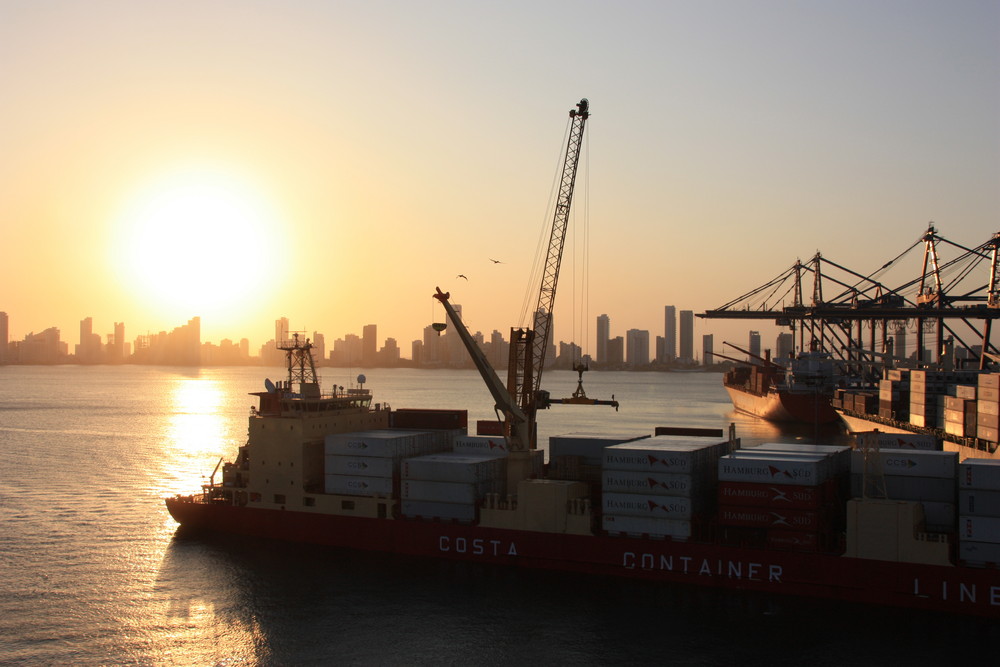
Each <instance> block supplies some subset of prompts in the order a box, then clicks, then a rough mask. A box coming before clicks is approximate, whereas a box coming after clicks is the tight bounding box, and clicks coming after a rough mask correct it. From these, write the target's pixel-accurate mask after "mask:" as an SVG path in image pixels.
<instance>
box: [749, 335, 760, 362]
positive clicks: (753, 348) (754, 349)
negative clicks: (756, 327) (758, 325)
mask: <svg viewBox="0 0 1000 667" xmlns="http://www.w3.org/2000/svg"><path fill="white" fill-rule="evenodd" d="M749 349H750V354H751V355H753V356H755V357H759V356H760V332H759V331H751V332H750V347H749Z"/></svg>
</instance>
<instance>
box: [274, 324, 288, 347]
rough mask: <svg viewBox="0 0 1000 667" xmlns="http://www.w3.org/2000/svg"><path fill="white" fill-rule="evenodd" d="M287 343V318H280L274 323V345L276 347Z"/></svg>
mask: <svg viewBox="0 0 1000 667" xmlns="http://www.w3.org/2000/svg"><path fill="white" fill-rule="evenodd" d="M288 341H289V336H288V318H287V317H280V318H278V319H276V320H275V321H274V344H275V346H276V347H277V346H280V345H284V344H285V343H287V342H288Z"/></svg>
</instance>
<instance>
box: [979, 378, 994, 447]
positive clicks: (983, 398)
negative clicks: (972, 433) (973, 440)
mask: <svg viewBox="0 0 1000 667" xmlns="http://www.w3.org/2000/svg"><path fill="white" fill-rule="evenodd" d="M978 390H979V391H978V399H979V401H978V403H977V404H976V406H977V410H976V424H977V427H976V437H978V438H979V439H980V440H987V441H989V442H1000V374H998V373H983V374H982V375H980V376H979V383H978Z"/></svg>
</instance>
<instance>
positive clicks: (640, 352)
mask: <svg viewBox="0 0 1000 667" xmlns="http://www.w3.org/2000/svg"><path fill="white" fill-rule="evenodd" d="M625 342H626V345H625V362H626V363H627V364H628V365H629V366H645V365H647V364H648V363H649V332H648V331H644V330H641V329H629V330H628V332H627V333H626V339H625Z"/></svg>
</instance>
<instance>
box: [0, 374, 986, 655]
mask: <svg viewBox="0 0 1000 667" xmlns="http://www.w3.org/2000/svg"><path fill="white" fill-rule="evenodd" d="M320 372H321V375H322V376H323V377H322V383H323V387H324V390H329V388H330V386H332V385H333V384H337V385H339V386H348V387H349V386H358V375H359V374H362V373H363V374H364V375H365V377H366V383H365V385H364V386H365V387H367V388H369V389H371V390H372V391H373V393H374V396H375V401H377V402H381V403H387V404H389V405H390V406H391V407H393V408H461V409H466V410H468V411H469V422H470V425H472V424H474V423H475V422H476V421H477V420H491V419H496V415H495V411H494V409H493V401H492V399H491V397H490V395H489V392H488V391H487V390H486V388H485V385H484V384H483V383H482V381H481V380H480V378H479V376H478V375H477V374H476V373H475V372H474V371H458V370H440V371H426V370H424V371H421V370H410V369H392V370H389V369H360V370H359V369H355V370H343V369H320ZM265 376H270V377H271V379H281V378H282V377H283V371H282V370H281V369H262V368H222V369H182V368H155V367H141V366H117V367H113V366H98V367H81V366H56V367H15V366H9V367H0V461H2V463H0V664H5V665H341V664H359V665H369V664H378V665H396V664H399V665H408V664H417V665H431V664H433V665H438V664H449V665H520V664H575V665H584V664H597V665H612V664H623V665H624V664H629V665H635V664H650V665H654V664H655V665H659V664H697V665H733V664H742V665H783V664H787V665H801V664H812V665H842V664H868V665H882V664H908V665H915V664H936V665H940V664H956V663H957V662H959V661H962V660H973V659H982V657H983V656H988V655H990V653H989V651H991V650H992V649H991V648H990V645H995V642H996V641H997V639H998V636H997V635H998V632H997V629H996V628H995V627H994V626H995V625H996V624H995V623H989V622H986V621H982V620H978V619H966V618H952V617H944V618H942V617H941V616H938V615H933V614H919V613H915V612H911V611H905V610H892V609H871V608H865V607H855V606H845V605H836V604H833V603H826V602H818V601H809V600H787V599H775V598H770V597H763V596H756V595H749V594H745V593H739V592H733V591H711V590H705V589H698V588H689V587H683V586H667V585H654V584H650V583H647V582H635V581H630V580H623V579H616V578H610V577H597V576H585V575H572V574H566V573H553V572H533V571H523V570H517V569H513V568H504V567H492V566H484V565H477V564H471V563H455V562H443V561H437V560H434V559H424V558H405V557H398V556H392V555H386V554H366V553H358V552H352V551H350V550H338V549H331V548H323V547H308V546H301V545H296V546H289V545H287V544H282V543H277V542H272V541H267V540H252V539H243V538H207V537H193V536H189V535H185V534H184V533H183V532H179V531H178V530H177V525H176V523H175V522H174V521H173V520H172V519H171V518H170V516H169V514H168V513H167V511H166V509H165V507H164V505H163V498H164V497H165V496H169V495H173V494H175V493H193V492H197V491H198V490H199V489H200V487H201V484H203V483H205V482H206V481H207V478H208V477H209V476H210V475H212V473H213V470H214V469H215V467H216V465H217V464H218V462H219V461H220V459H222V458H225V459H227V460H229V459H232V458H233V457H234V456H235V453H236V449H237V447H239V446H240V445H241V444H243V443H244V442H245V441H246V430H247V417H248V415H249V412H250V406H251V405H254V404H255V402H256V399H255V397H253V396H249V395H248V394H249V393H250V392H254V391H260V390H262V389H263V386H264V385H263V378H264V377H265ZM576 380H577V376H576V374H575V373H571V372H558V371H554V372H548V373H546V375H545V388H546V389H548V390H549V391H550V392H551V394H552V396H553V397H562V396H569V395H571V394H572V392H573V391H574V390H575V389H576ZM585 389H586V391H587V393H588V395H589V396H591V397H592V398H601V399H610V398H611V395H612V394H614V397H615V399H616V400H618V401H619V402H620V403H621V407H620V409H619V410H618V411H617V412H615V410H614V409H613V408H611V407H607V406H594V407H581V406H562V405H554V406H553V407H552V408H551V409H549V410H546V411H543V412H541V413H540V415H539V439H540V443H541V444H542V446H543V447H544V446H545V443H546V442H547V439H548V437H550V436H552V435H560V434H567V433H602V432H604V433H640V434H652V432H653V429H655V427H657V426H690V427H703V428H723V429H725V428H728V426H729V424H735V427H736V431H737V435H738V436H739V437H741V438H742V440H743V442H744V445H745V446H746V445H752V444H755V443H759V442H763V441H776V440H781V441H789V442H827V443H829V442H838V441H839V440H838V438H841V437H842V436H839V435H838V434H837V433H836V432H831V431H824V432H817V431H816V430H815V429H810V428H800V429H797V430H795V431H792V432H788V431H781V430H779V429H777V428H776V427H775V426H773V425H771V424H768V423H766V422H762V421H760V420H756V419H753V418H750V417H745V416H741V415H738V414H735V413H734V412H733V411H732V407H731V405H730V403H729V401H728V399H727V397H726V393H725V391H724V390H723V389H722V381H721V376H720V375H719V374H711V373H625V372H606V373H601V372H591V373H589V374H588V376H587V378H586V380H585ZM216 478H217V477H216ZM931 638H933V639H931Z"/></svg>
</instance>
